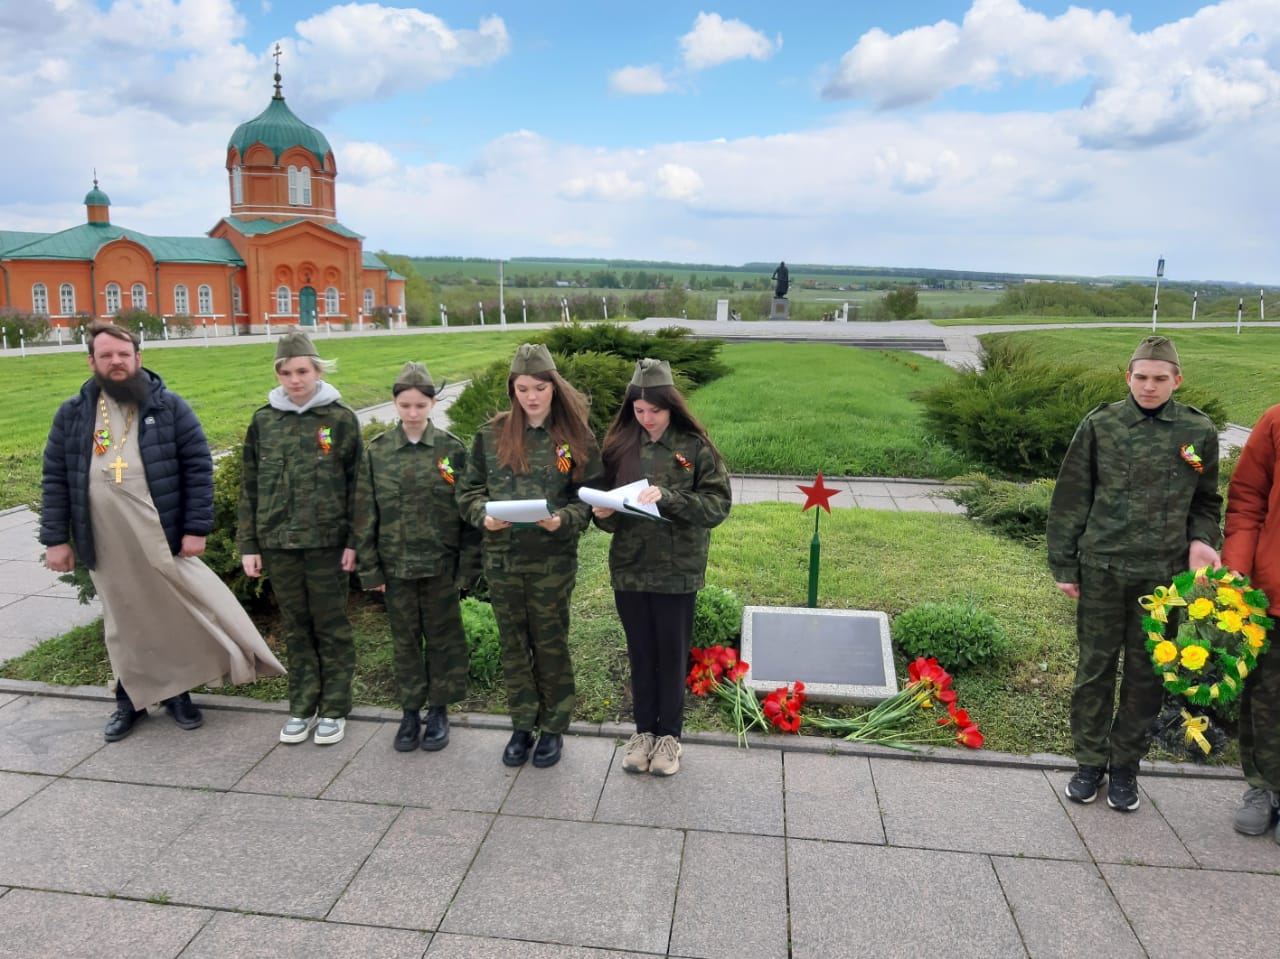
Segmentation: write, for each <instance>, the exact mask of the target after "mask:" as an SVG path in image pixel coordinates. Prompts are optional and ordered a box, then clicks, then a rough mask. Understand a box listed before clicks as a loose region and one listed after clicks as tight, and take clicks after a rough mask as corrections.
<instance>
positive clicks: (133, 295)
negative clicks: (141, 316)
mask: <svg viewBox="0 0 1280 959" xmlns="http://www.w3.org/2000/svg"><path fill="white" fill-rule="evenodd" d="M129 305H130V306H132V307H133V308H134V309H135V310H145V309H146V308H147V288H146V287H145V286H143V285H142V284H141V283H135V284H133V286H132V288H130V290H129Z"/></svg>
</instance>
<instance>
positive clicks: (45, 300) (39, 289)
mask: <svg viewBox="0 0 1280 959" xmlns="http://www.w3.org/2000/svg"><path fill="white" fill-rule="evenodd" d="M31 312H32V313H42V314H46V315H47V314H48V312H49V288H48V287H47V286H45V285H44V284H43V283H33V284H32V285H31Z"/></svg>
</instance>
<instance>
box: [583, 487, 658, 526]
mask: <svg viewBox="0 0 1280 959" xmlns="http://www.w3.org/2000/svg"><path fill="white" fill-rule="evenodd" d="M648 486H649V481H648V480H647V479H639V480H636V481H635V482H634V483H628V484H627V485H626V486H619V487H618V488H617V489H613V490H601V489H592V488H591V487H590V486H583V487H581V488H580V489H579V490H578V499H580V500H582V502H584V503H587V504H589V505H591V506H599V507H600V508H601V509H611V510H616V511H617V512H619V513H625V514H627V515H628V516H643V517H644V518H645V519H657V520H662V521H663V522H670V520H668V519H666V518H665V517H664V516H663V515H662V514H661V513H659V512H658V504H657V503H637V502H636V497H637V496H639V495H640V491H641V490H643V489H647V488H648Z"/></svg>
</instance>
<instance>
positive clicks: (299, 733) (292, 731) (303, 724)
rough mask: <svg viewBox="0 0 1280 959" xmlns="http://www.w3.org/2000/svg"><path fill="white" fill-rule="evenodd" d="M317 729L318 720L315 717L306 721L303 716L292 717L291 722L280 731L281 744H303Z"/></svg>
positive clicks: (309, 717) (310, 717)
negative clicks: (312, 731)
mask: <svg viewBox="0 0 1280 959" xmlns="http://www.w3.org/2000/svg"><path fill="white" fill-rule="evenodd" d="M315 728H316V718H315V717H314V716H308V717H307V718H306V719H303V718H302V717H301V716H290V717H289V721H288V722H287V723H285V724H284V726H283V727H282V728H281V730H280V742H282V743H300V742H303V741H304V740H306V738H307V737H308V736H310V735H311V730H313V729H315Z"/></svg>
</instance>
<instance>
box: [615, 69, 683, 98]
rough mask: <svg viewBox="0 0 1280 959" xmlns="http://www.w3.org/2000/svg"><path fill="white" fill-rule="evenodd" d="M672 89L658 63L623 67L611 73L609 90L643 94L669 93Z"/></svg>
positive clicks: (623, 93) (636, 94)
mask: <svg viewBox="0 0 1280 959" xmlns="http://www.w3.org/2000/svg"><path fill="white" fill-rule="evenodd" d="M670 89H671V86H670V84H668V83H667V79H666V77H664V76H663V75H662V68H661V67H659V66H657V65H656V64H649V65H648V66H643V67H622V68H621V69H619V70H614V71H613V72H612V73H611V74H609V90H610V91H611V92H612V93H618V94H622V95H624V96H643V95H652V94H656V93H667V92H668V91H669V90H670Z"/></svg>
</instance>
